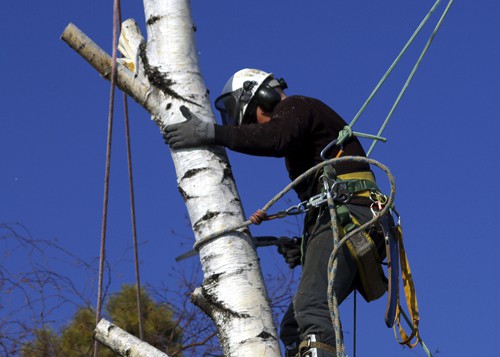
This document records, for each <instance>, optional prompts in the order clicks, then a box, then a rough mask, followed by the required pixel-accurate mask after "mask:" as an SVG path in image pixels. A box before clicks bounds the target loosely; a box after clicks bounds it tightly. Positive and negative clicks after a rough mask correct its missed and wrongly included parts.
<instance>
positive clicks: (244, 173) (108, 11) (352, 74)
mask: <svg viewBox="0 0 500 357" xmlns="http://www.w3.org/2000/svg"><path fill="white" fill-rule="evenodd" d="M433 3H434V2H433V1H430V0H429V1H428V0H425V1H424V0H420V1H410V0H400V1H387V0H385V1H373V0H370V1H368V0H357V1H349V2H346V1H328V2H326V1H318V0H310V1H308V2H303V1H302V2H299V1H296V0H288V1H284V0H276V1H254V2H252V3H251V5H250V3H249V2H241V1H229V0H218V1H207V0H203V1H201V0H198V1H196V0H195V1H192V9H193V17H194V21H195V23H196V26H197V29H198V31H197V35H196V36H197V37H196V38H197V44H198V50H199V56H200V65H201V68H202V72H203V76H204V79H205V82H206V84H207V87H208V88H209V89H210V90H211V99H212V102H213V100H214V99H215V98H216V96H217V94H218V92H219V91H220V89H221V88H222V86H223V85H224V83H225V81H226V79H227V78H228V77H229V76H230V75H231V74H232V73H233V72H235V71H236V70H238V69H240V68H244V67H254V68H261V69H263V70H266V71H270V72H273V73H275V74H276V75H277V76H279V77H284V78H285V79H286V80H287V82H288V84H289V87H290V88H289V90H288V93H289V94H304V95H309V96H313V97H317V98H320V99H322V100H324V101H325V102H326V103H328V104H329V105H331V106H332V107H333V108H334V109H335V110H336V111H337V112H339V113H340V114H341V115H342V116H343V117H344V118H345V119H346V121H348V122H349V121H350V120H351V119H352V118H353V116H354V115H355V114H356V112H357V110H358V109H359V108H360V106H361V105H362V103H363V102H364V101H365V99H366V98H367V96H368V95H369V93H370V92H371V90H372V89H373V87H374V86H375V84H376V83H377V81H378V80H379V78H380V77H381V76H382V74H383V73H384V72H385V70H386V69H387V68H388V66H389V65H390V63H391V62H392V60H393V59H394V58H395V56H396V55H397V53H398V52H399V50H400V49H401V48H402V46H403V45H404V43H405V42H406V40H407V39H408V38H409V36H410V35H411V33H412V32H413V30H414V29H415V28H416V27H417V25H418V24H419V22H420V20H421V19H422V18H423V17H424V15H425V14H426V13H427V11H428V10H429V9H430V8H431V6H432V5H433ZM446 3H447V2H446V1H443V2H442V4H441V5H440V7H439V8H438V10H437V12H439V13H440V12H442V11H443V10H444V7H445V5H446ZM122 13H123V15H122V16H123V18H129V17H133V18H135V19H136V20H137V22H138V23H139V24H140V26H141V27H142V28H143V29H144V26H143V24H144V15H143V9H142V2H140V1H134V2H132V1H129V2H127V1H122ZM3 14H4V15H5V16H4V18H3V20H2V22H1V24H0V30H1V33H3V34H4V37H3V46H2V48H3V50H1V51H0V65H1V68H2V69H3V71H2V85H1V86H0V94H1V95H0V98H1V99H0V100H1V105H0V160H1V171H0V222H2V223H6V222H19V223H22V224H23V225H25V226H26V227H27V228H28V229H29V230H30V232H31V234H32V235H33V236H34V237H36V238H41V239H42V238H43V239H54V238H57V239H58V241H59V243H60V244H61V245H63V246H64V247H65V248H66V249H68V250H70V251H72V252H74V253H75V254H77V255H78V256H80V257H82V258H85V259H89V260H90V259H91V258H93V257H95V256H97V255H98V250H99V239H100V229H101V228H100V227H101V214H102V194H103V177H104V160H105V145H106V130H107V111H108V100H109V83H108V82H107V81H105V80H103V79H102V78H101V77H100V76H99V75H98V74H97V73H96V72H95V71H94V70H93V69H92V68H91V67H90V66H89V65H88V64H87V63H86V62H85V61H84V60H83V59H81V58H80V57H79V56H78V55H77V54H76V53H75V52H73V50H71V49H70V48H69V47H68V46H67V45H66V44H65V43H64V42H62V41H61V40H60V39H59V37H60V35H61V33H62V31H63V30H64V28H65V26H66V25H67V24H68V23H69V22H73V23H75V24H76V25H77V26H78V27H79V28H80V29H82V30H83V31H84V32H85V33H86V34H87V35H88V36H89V37H90V38H92V39H93V40H94V41H95V42H97V43H98V44H99V45H100V46H101V47H102V48H103V49H105V50H106V51H107V52H109V53H110V52H111V34H112V32H111V31H112V1H111V0H110V1H106V2H104V1H97V0H88V1H57V0H54V1H45V2H26V1H10V2H7V3H6V4H4V5H3ZM499 14H500V5H499V3H498V2H497V1H493V0H486V1H481V2H479V1H475V2H472V1H469V2H463V1H456V2H455V4H454V5H453V7H452V9H451V11H450V13H449V15H448V17H447V19H446V20H445V22H444V24H443V26H442V29H441V30H440V32H439V33H438V35H437V37H436V39H435V41H434V43H433V44H432V46H431V48H430V50H429V53H428V55H427V56H426V57H425V58H424V61H423V63H422V66H421V67H420V69H419V71H418V72H417V75H416V77H415V79H414V81H413V82H412V84H411V85H410V87H409V89H408V91H407V94H406V95H405V97H404V98H403V100H402V102H401V104H400V106H399V107H398V109H397V110H396V112H395V114H394V116H393V118H392V119H391V122H390V124H389V126H388V128H387V130H386V131H385V133H384V134H385V136H387V137H388V138H389V141H388V142H387V143H385V144H379V145H377V147H376V148H375V150H374V152H373V154H372V157H373V158H374V159H377V160H379V161H381V162H382V163H384V164H386V165H387V166H388V167H389V168H390V169H391V171H392V172H393V174H394V175H395V177H396V183H397V189H398V190H397V197H396V206H397V207H398V210H399V212H400V213H401V215H402V217H403V227H404V229H405V242H406V248H407V252H408V255H409V259H410V263H411V266H412V270H413V274H414V278H415V283H416V286H417V293H418V297H419V303H420V310H421V333H422V336H423V337H424V340H425V341H426V343H427V345H428V346H429V347H430V348H431V349H432V350H434V351H435V350H436V349H439V351H440V354H438V356H441V355H442V356H471V355H474V356H494V355H498V354H499V353H500V347H499V343H498V339H497V334H498V332H499V328H498V321H499V318H500V313H499V309H498V301H499V299H500V296H499V295H500V294H499V284H498V273H499V269H498V265H497V263H496V262H497V259H498V257H497V255H498V251H499V248H500V245H499V242H498V238H499V237H498V229H497V227H496V223H497V222H498V220H499V219H500V209H499V206H498V204H497V202H496V200H497V199H499V198H500V195H499V188H498V184H497V183H498V182H499V180H500V173H499V168H498V156H497V155H498V153H499V152H500V151H499V149H500V145H499V141H498V134H499V133H500V124H499V119H500V118H499V114H500V110H499V104H498V103H499V99H500V96H499V95H500V69H499V63H500V48H499V46H500V45H499V41H498V40H499V35H500V27H499V26H498V24H499V20H500V18H499V17H500V15H499ZM437 19H438V14H436V15H434V17H433V18H432V19H431V21H430V24H429V25H428V27H427V28H426V30H424V33H423V35H422V37H420V38H419V39H418V40H417V41H416V44H415V45H416V46H417V47H416V48H415V49H413V50H411V51H409V53H408V55H407V57H405V58H404V59H403V61H402V62H401V64H400V66H399V67H398V68H397V70H396V72H395V73H394V75H392V76H391V77H390V78H389V81H388V83H387V85H386V86H385V87H384V88H383V90H382V91H381V93H380V94H379V96H377V97H376V98H375V100H374V102H373V104H372V105H371V106H370V107H369V109H368V110H367V111H366V113H365V114H364V115H363V116H362V117H361V119H360V120H359V122H358V124H356V126H355V127H354V129H355V130H357V131H368V132H373V131H376V130H377V129H378V126H379V125H380V123H381V122H382V121H383V119H384V118H385V116H386V115H387V112H388V110H389V109H390V107H391V105H392V103H393V101H394V99H395V97H396V95H397V94H398V92H399V89H400V88H401V86H402V84H403V82H404V80H405V78H406V76H407V75H408V73H409V71H410V69H411V66H412V65H413V63H414V62H415V60H416V57H417V56H418V53H419V51H420V49H421V48H422V46H423V44H424V43H425V41H426V39H427V37H428V36H429V34H430V31H431V29H432V28H433V26H434V24H435V23H436V21H437ZM116 108H117V109H116V116H115V131H114V138H113V157H112V169H111V170H112V172H111V189H110V190H111V191H110V206H109V223H108V224H109V227H108V228H109V229H108V258H109V260H110V261H111V262H115V264H114V266H115V271H114V273H113V286H115V287H118V286H119V285H120V284H122V283H127V282H128V283H133V279H134V278H133V265H132V262H131V260H132V255H131V252H130V251H127V248H129V247H130V244H131V243H130V242H131V234H130V223H129V222H130V219H129V217H130V214H129V203H128V200H129V196H128V178H127V173H126V157H125V146H124V143H125V139H124V128H123V119H122V115H121V114H122V109H121V95H119V96H117V102H116ZM130 112H131V113H130V114H131V131H132V150H133V158H134V164H133V165H134V180H135V193H136V206H137V207H136V208H137V225H138V235H139V240H140V241H141V243H142V244H141V252H140V255H141V260H142V263H141V270H142V279H143V281H144V282H147V283H151V284H160V283H163V284H166V285H168V283H169V279H170V278H169V275H168V274H169V272H170V271H171V269H172V266H174V265H175V262H174V258H175V256H176V255H178V254H180V253H181V252H183V251H185V250H186V249H190V247H191V242H190V241H189V240H188V239H186V237H189V236H190V235H191V232H190V230H189V228H188V225H187V220H186V209H185V206H184V204H183V201H182V199H181V197H180V195H179V193H178V191H177V187H176V177H175V172H174V168H173V164H172V162H171V159H170V155H169V151H168V147H167V146H166V145H165V144H164V143H163V141H162V138H161V135H160V133H159V131H158V129H157V128H156V126H155V125H154V124H153V122H152V121H151V120H150V119H149V116H148V114H147V113H146V112H145V111H144V110H143V109H142V108H140V107H139V106H138V105H137V104H135V103H134V102H132V101H131V103H130ZM363 143H364V144H365V145H366V147H368V145H369V142H368V141H364V142H363ZM229 159H230V162H231V164H232V167H233V172H234V175H235V178H236V183H237V186H238V189H239V192H240V195H241V198H242V202H243V205H244V209H245V211H246V213H247V214H251V213H252V212H253V211H255V210H256V209H258V208H260V207H262V206H263V205H264V204H265V203H266V202H267V201H268V200H269V199H270V198H271V197H272V196H274V194H276V193H277V192H278V191H279V190H281V189H282V188H283V187H284V186H285V185H286V184H287V183H288V178H287V174H286V172H285V168H284V164H283V163H282V161H281V160H279V159H271V158H269V159H266V158H253V157H249V156H245V155H240V154H237V153H232V152H229ZM288 199H289V201H288V202H285V203H281V206H278V207H277V208H278V209H279V208H284V207H286V206H287V205H289V204H293V203H294V200H295V197H293V195H292V196H290V197H289V198H288ZM172 232H176V234H172ZM252 232H253V234H254V235H264V234H276V235H284V234H298V233H299V231H298V228H297V227H296V226H295V225H294V222H293V220H292V221H288V222H279V223H269V224H263V225H261V226H259V227H257V228H253V229H252ZM124 252H126V253H125V254H130V257H125V258H124V257H123V256H124ZM260 254H261V255H262V261H263V266H264V270H265V271H272V270H274V269H277V268H283V264H282V262H281V260H280V259H279V257H278V255H277V254H275V252H274V250H272V251H271V250H267V251H264V250H261V253H260ZM182 264H183V265H181V268H182V269H190V267H191V264H190V263H187V262H185V263H182ZM19 268H20V269H22V261H21V262H19ZM74 278H75V279H76V280H78V279H80V278H82V277H81V276H78V274H76V275H75V277H74ZM4 307H7V308H8V304H4ZM343 309H344V311H345V312H344V314H343V322H344V326H345V328H346V330H349V329H350V327H349V326H350V324H351V323H352V318H351V315H352V311H351V310H352V299H351V300H349V301H347V302H346V304H345V307H344V308H343ZM384 309H385V298H382V299H381V300H379V301H377V302H374V303H370V304H366V303H364V302H363V303H360V304H358V347H357V351H358V356H405V355H415V356H421V355H424V354H423V352H422V351H421V350H420V349H416V350H414V351H408V350H404V351H402V350H401V348H400V347H399V346H398V345H397V343H396V342H395V341H394V338H393V336H392V331H391V330H389V329H387V328H386V327H385V324H384V322H383V313H384ZM348 339H349V337H347V338H346V341H347V346H348V349H350V348H351V346H350V341H348Z"/></svg>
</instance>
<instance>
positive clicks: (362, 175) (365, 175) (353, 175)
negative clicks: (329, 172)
mask: <svg viewBox="0 0 500 357" xmlns="http://www.w3.org/2000/svg"><path fill="white" fill-rule="evenodd" d="M337 178H338V179H340V180H356V179H357V180H368V181H373V182H375V176H374V175H373V172H371V171H359V172H350V173H347V174H341V175H337Z"/></svg>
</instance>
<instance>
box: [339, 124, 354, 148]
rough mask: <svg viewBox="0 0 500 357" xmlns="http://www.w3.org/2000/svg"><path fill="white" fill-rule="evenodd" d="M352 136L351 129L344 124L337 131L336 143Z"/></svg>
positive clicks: (341, 142)
mask: <svg viewBox="0 0 500 357" xmlns="http://www.w3.org/2000/svg"><path fill="white" fill-rule="evenodd" d="M351 136H352V129H351V127H350V126H349V125H346V126H344V128H343V129H342V130H341V131H339V136H338V138H337V145H338V146H340V145H342V144H343V143H344V142H345V141H346V140H347V139H349V138H350V137H351Z"/></svg>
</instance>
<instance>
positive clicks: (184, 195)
mask: <svg viewBox="0 0 500 357" xmlns="http://www.w3.org/2000/svg"><path fill="white" fill-rule="evenodd" d="M177 189H178V190H179V193H180V194H181V196H182V199H183V200H184V202H186V201H187V200H189V199H191V198H196V197H198V196H190V195H188V194H187V192H186V191H184V190H183V189H182V187H180V186H177Z"/></svg>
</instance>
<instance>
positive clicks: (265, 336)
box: [257, 331, 277, 340]
mask: <svg viewBox="0 0 500 357" xmlns="http://www.w3.org/2000/svg"><path fill="white" fill-rule="evenodd" d="M257 337H259V338H261V339H263V340H270V339H273V340H277V338H276V336H273V335H271V334H270V333H269V332H267V331H262V332H261V333H259V334H258V335H257Z"/></svg>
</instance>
